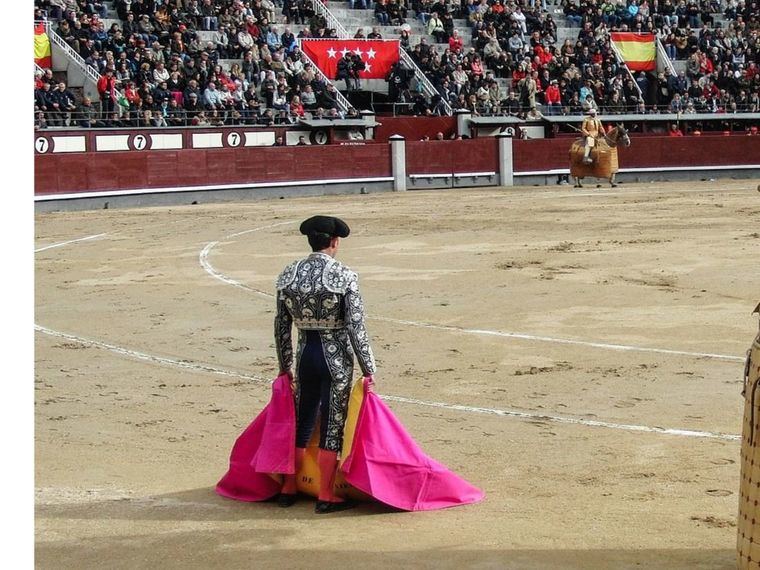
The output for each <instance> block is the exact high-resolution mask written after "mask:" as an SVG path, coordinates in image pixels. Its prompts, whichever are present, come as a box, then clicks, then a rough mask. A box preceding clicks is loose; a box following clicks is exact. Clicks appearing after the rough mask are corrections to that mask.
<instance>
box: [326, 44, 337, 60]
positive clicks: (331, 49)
mask: <svg viewBox="0 0 760 570" xmlns="http://www.w3.org/2000/svg"><path fill="white" fill-rule="evenodd" d="M336 53H338V52H336V51H335V50H334V49H333V48H332V47H331V48H329V49H328V50H327V57H329V58H334V57H335V54H336Z"/></svg>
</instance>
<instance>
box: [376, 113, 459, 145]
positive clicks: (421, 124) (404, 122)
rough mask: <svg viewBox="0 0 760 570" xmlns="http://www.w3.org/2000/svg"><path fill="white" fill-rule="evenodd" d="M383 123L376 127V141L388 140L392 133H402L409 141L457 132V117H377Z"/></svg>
mask: <svg viewBox="0 0 760 570" xmlns="http://www.w3.org/2000/svg"><path fill="white" fill-rule="evenodd" d="M375 120H376V121H377V122H378V123H381V125H380V126H379V127H376V128H375V142H387V140H388V137H390V136H392V135H401V136H402V137H404V138H405V139H406V140H407V141H418V140H420V139H421V138H422V137H423V136H425V135H427V136H429V137H430V138H431V139H434V138H435V135H436V134H437V133H439V132H440V133H443V136H444V137H445V138H449V137H450V136H451V135H453V134H456V131H457V120H456V117H377V118H376V119H375Z"/></svg>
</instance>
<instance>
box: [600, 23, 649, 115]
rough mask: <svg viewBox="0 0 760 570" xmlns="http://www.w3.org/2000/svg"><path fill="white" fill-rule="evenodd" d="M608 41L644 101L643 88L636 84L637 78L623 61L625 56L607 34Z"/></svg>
mask: <svg viewBox="0 0 760 570" xmlns="http://www.w3.org/2000/svg"><path fill="white" fill-rule="evenodd" d="M607 39H608V40H609V42H610V47H611V48H612V51H613V53H614V54H615V59H616V60H617V62H618V63H620V64H622V67H623V69H625V72H626V73H627V74H628V78H629V79H630V80H631V81H633V84H634V86H635V87H636V91H637V92H638V94H639V99H641V100H642V101H643V100H644V95H643V94H642V93H641V87H639V84H638V83H636V78H635V77H634V76H633V73H631V70H630V69H628V64H627V63H626V62H625V59H623V54H621V53H620V50H619V49H618V48H617V46H616V45H615V42H613V41H612V37H611V36H610V35H609V33H608V34H607Z"/></svg>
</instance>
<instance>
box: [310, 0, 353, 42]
mask: <svg viewBox="0 0 760 570" xmlns="http://www.w3.org/2000/svg"><path fill="white" fill-rule="evenodd" d="M311 4H312V6H313V7H314V11H315V12H316V13H317V14H319V15H320V16H323V17H324V19H325V21H326V22H327V27H328V28H333V29H334V30H335V33H336V34H338V37H339V38H341V39H346V38H349V37H350V36H349V35H348V30H346V28H345V27H344V26H343V24H341V22H340V20H338V18H336V17H335V15H334V14H333V13H332V12H330V10H329V9H328V8H327V6H325V5H324V4H322V2H321V0H312V2H311Z"/></svg>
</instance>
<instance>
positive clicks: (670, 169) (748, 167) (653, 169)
mask: <svg viewBox="0 0 760 570" xmlns="http://www.w3.org/2000/svg"><path fill="white" fill-rule="evenodd" d="M753 169H760V164H733V165H722V166H721V165H715V166H661V167H659V168H656V167H651V166H650V167H646V168H621V169H620V170H618V172H629V173H634V172H684V171H689V170H753ZM554 174H570V169H569V168H555V169H552V170H526V171H521V172H515V173H514V176H543V175H548V176H550V175H554Z"/></svg>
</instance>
